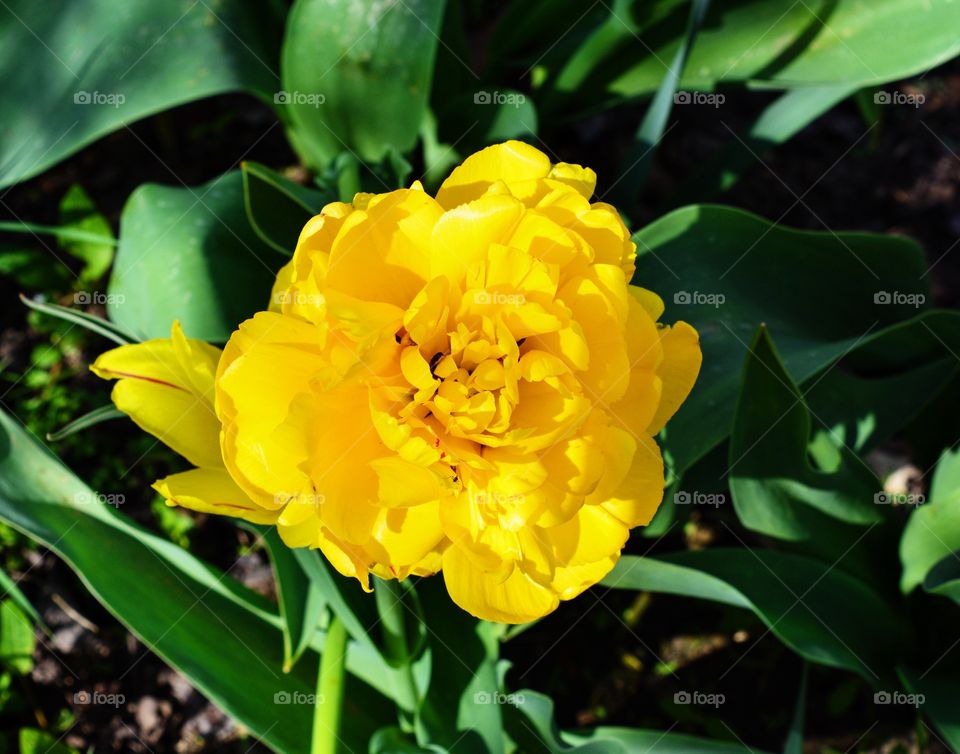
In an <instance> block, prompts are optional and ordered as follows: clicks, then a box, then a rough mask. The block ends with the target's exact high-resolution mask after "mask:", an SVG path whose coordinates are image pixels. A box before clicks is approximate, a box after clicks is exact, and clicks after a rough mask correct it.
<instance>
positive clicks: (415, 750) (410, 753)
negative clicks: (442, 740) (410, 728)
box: [369, 726, 437, 754]
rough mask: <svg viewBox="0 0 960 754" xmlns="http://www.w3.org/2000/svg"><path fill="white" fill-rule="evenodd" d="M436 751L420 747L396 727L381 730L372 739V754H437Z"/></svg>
mask: <svg viewBox="0 0 960 754" xmlns="http://www.w3.org/2000/svg"><path fill="white" fill-rule="evenodd" d="M436 751H437V749H436V748H433V749H424V748H422V747H420V746H418V745H417V744H416V743H415V742H413V741H411V740H410V738H409V737H407V735H406V734H405V733H404V732H403V731H402V730H400V729H399V728H397V727H395V726H391V727H389V728H381V729H380V730H378V731H377V732H376V733H374V734H373V737H372V738H371V739H370V749H369V752H370V754H435V752H436Z"/></svg>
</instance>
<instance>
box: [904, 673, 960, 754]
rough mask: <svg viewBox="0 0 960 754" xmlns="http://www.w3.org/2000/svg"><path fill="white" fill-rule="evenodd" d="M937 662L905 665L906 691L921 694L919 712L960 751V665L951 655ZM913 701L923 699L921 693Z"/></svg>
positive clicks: (946, 740)
mask: <svg viewBox="0 0 960 754" xmlns="http://www.w3.org/2000/svg"><path fill="white" fill-rule="evenodd" d="M940 659H941V661H939V662H937V663H936V664H934V665H932V666H929V667H926V668H923V669H922V670H917V669H916V668H902V669H901V670H900V676H901V678H903V682H904V685H905V686H906V688H907V691H908V692H909V693H911V694H914V695H921V694H922V704H921V705H920V711H921V712H922V713H923V716H924V717H925V718H927V719H928V720H930V721H931V722H932V723H933V725H934V727H936V729H937V730H938V731H939V732H940V735H941V736H942V737H943V741H944V742H945V743H946V744H947V745H948V746H949V747H950V748H951V749H952V750H953V751H958V750H960V707H958V706H957V694H958V693H960V685H958V683H957V678H958V677H960V667H958V666H957V663H956V662H955V661H952V658H949V659H947V658H940ZM914 701H920V699H919V697H918V696H915V697H914Z"/></svg>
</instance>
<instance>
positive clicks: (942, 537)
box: [900, 448, 960, 594]
mask: <svg viewBox="0 0 960 754" xmlns="http://www.w3.org/2000/svg"><path fill="white" fill-rule="evenodd" d="M929 492H930V499H929V500H928V501H927V502H925V503H924V504H923V505H920V506H918V507H917V508H916V510H914V511H913V513H911V514H910V520H909V521H908V522H907V526H906V528H905V529H904V530H903V537H902V538H901V540H900V562H901V564H902V565H903V573H902V574H901V577H900V588H901V590H902V591H903V592H904V593H905V594H906V593H909V592H912V591H913V590H914V589H916V587H917V586H919V585H920V584H924V587H925V588H927V589H928V590H932V591H942V589H943V588H944V586H945V584H946V583H948V582H949V581H950V580H951V579H950V578H948V577H949V573H950V572H949V570H948V569H949V563H950V561H951V560H954V555H953V553H954V552H955V551H957V550H960V448H955V449H947V450H945V451H944V452H943V455H942V456H941V457H940V462H939V463H938V464H937V468H936V471H935V472H934V475H933V482H932V484H931V485H930V491H929ZM945 559H946V565H944V566H942V567H940V568H938V571H939V574H938V575H937V576H934V575H933V573H932V571H931V569H932V568H933V567H934V566H935V565H936V564H937V563H941V562H943V561H944V560H945ZM945 569H946V570H945ZM929 577H933V581H932V582H931V583H930V584H929V586H928V585H927V584H926V583H924V580H925V579H928V578H929Z"/></svg>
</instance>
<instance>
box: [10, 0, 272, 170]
mask: <svg viewBox="0 0 960 754" xmlns="http://www.w3.org/2000/svg"><path fill="white" fill-rule="evenodd" d="M277 8H278V6H277V5H276V4H274V3H254V4H250V3H244V2H239V0H229V2H221V3H217V4H216V6H215V8H214V7H213V6H211V5H208V4H207V3H203V2H194V3H191V2H186V1H185V0H184V1H178V2H161V3H158V2H151V0H129V1H128V2H124V3H121V4H119V5H118V4H117V3H115V2H112V0H70V2H58V3H56V4H55V6H54V7H51V6H50V5H49V4H44V3H35V2H32V0H9V2H5V3H4V4H3V7H2V8H0V62H2V67H3V70H4V71H5V72H6V75H5V76H4V86H3V91H2V92H0V110H2V111H3V113H4V117H3V120H2V122H0V186H7V185H10V184H12V183H16V182H17V181H22V180H24V179H26V178H29V177H31V176H34V175H36V174H37V173H40V172H41V171H43V170H45V169H46V168H48V167H49V166H50V165H53V164H54V163H56V162H59V161H60V160H62V159H63V158H64V157H66V156H68V155H70V154H72V153H73V152H75V151H77V150H78V149H80V148H81V147H83V146H85V145H87V144H89V143H90V142H92V141H94V140H95V139H98V138H100V137H101V136H104V135H106V134H108V133H110V132H111V131H115V130H117V129H119V128H124V127H126V126H127V124H129V123H132V122H134V121H136V120H138V119H140V118H143V117H145V116H147V115H151V114H153V113H156V112H159V111H161V110H165V109H168V108H171V107H174V106H176V105H180V104H183V103H184V102H190V101H192V100H196V99H200V98H202V97H209V96H211V95H214V94H221V93H223V92H230V91H243V90H245V91H251V92H257V93H259V94H260V95H261V96H267V95H268V93H270V92H273V91H274V90H275V89H276V85H277V77H276V73H275V69H276V60H277V56H278V53H277V50H278V48H279V40H280V33H281V30H282V18H281V16H280V14H279V13H278V12H277Z"/></svg>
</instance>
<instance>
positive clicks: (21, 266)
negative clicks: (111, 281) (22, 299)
mask: <svg viewBox="0 0 960 754" xmlns="http://www.w3.org/2000/svg"><path fill="white" fill-rule="evenodd" d="M0 275H2V276H4V277H8V278H12V279H13V280H14V281H16V283H17V285H19V286H22V287H24V288H28V289H32V290H40V291H62V290H66V289H69V288H70V287H71V285H72V283H73V280H74V276H73V271H72V270H71V269H70V268H69V267H68V266H67V265H66V264H65V263H64V262H63V261H60V260H58V259H56V257H54V255H53V254H51V253H49V251H40V250H38V249H29V248H25V247H24V246H23V245H21V244H16V243H0Z"/></svg>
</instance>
